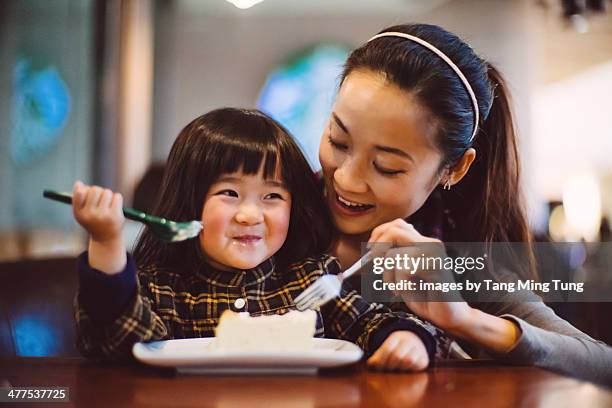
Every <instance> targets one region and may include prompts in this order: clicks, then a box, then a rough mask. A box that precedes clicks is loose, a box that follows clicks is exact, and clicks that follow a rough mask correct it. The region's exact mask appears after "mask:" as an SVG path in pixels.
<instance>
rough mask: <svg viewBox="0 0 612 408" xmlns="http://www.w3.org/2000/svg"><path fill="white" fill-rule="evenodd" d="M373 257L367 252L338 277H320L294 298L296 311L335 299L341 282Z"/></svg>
mask: <svg viewBox="0 0 612 408" xmlns="http://www.w3.org/2000/svg"><path fill="white" fill-rule="evenodd" d="M373 256H374V255H373V253H372V251H368V252H367V253H366V254H365V255H364V256H362V257H361V258H360V259H359V260H358V261H357V262H355V263H354V264H353V265H352V266H351V267H350V268H348V269H347V270H345V271H344V272H342V273H340V274H338V275H324V276H321V277H320V278H319V279H317V280H316V282H315V283H313V284H312V285H310V286H309V287H307V288H306V289H305V290H304V291H303V292H302V293H300V295H299V296H298V297H296V298H295V306H296V307H297V309H298V310H306V309H316V308H318V307H320V306H322V305H324V304H325V303H327V302H329V301H330V300H332V299H333V298H335V297H337V296H338V295H339V294H340V289H341V288H342V282H343V281H344V280H345V279H347V278H349V277H350V276H352V275H353V274H354V273H355V272H357V271H358V270H359V269H361V267H362V266H363V265H365V264H367V263H368V262H370V261H371V260H372V258H373Z"/></svg>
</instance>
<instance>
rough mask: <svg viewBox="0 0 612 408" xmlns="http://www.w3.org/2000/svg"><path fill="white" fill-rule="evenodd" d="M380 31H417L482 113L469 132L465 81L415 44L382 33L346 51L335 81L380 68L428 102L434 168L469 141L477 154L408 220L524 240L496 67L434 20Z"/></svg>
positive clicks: (452, 235) (429, 229) (465, 233)
mask: <svg viewBox="0 0 612 408" xmlns="http://www.w3.org/2000/svg"><path fill="white" fill-rule="evenodd" d="M383 32H402V33H407V34H410V35H413V36H416V37H418V38H421V39H423V40H425V41H427V42H429V43H430V44H432V45H434V46H435V47H436V48H438V49H439V50H441V51H442V52H443V53H444V54H446V55H447V56H448V57H449V58H450V59H451V61H453V62H454V63H455V65H457V66H458V67H459V69H460V70H461V72H462V73H463V75H464V76H465V77H466V78H467V80H468V82H469V83H470V85H471V87H472V89H473V90H474V93H475V94H476V99H477V101H478V109H479V115H480V118H481V123H479V124H478V125H479V130H478V133H477V134H476V136H475V137H474V140H470V138H471V135H472V132H473V129H474V111H473V104H472V102H471V100H470V97H469V94H468V93H467V91H466V89H465V86H464V84H463V83H462V82H461V80H460V78H459V77H458V76H457V74H456V73H455V72H454V71H453V70H452V68H451V67H450V66H449V65H448V64H447V63H446V62H445V61H444V60H442V59H441V58H440V57H439V56H437V55H436V54H434V53H433V52H432V51H431V50H429V49H427V48H425V47H423V46H422V45H420V44H418V43H416V42H414V41H410V40H408V39H405V38H401V37H382V38H378V39H375V40H373V41H370V42H368V43H366V44H364V45H363V46H361V47H360V48H358V49H356V50H354V51H353V52H352V53H351V55H350V56H349V58H348V60H347V62H346V65H345V67H344V71H343V74H342V81H344V80H345V79H346V77H347V76H348V75H349V74H350V73H351V72H353V71H355V70H366V71H373V72H376V73H380V74H382V75H384V77H385V79H386V80H387V81H389V83H393V84H395V85H397V86H398V87H400V88H401V89H403V90H405V91H406V92H409V93H411V94H412V95H413V96H415V97H416V98H417V100H418V101H419V102H420V103H421V104H422V105H423V106H424V107H426V108H427V109H428V110H429V112H430V113H431V116H432V118H433V120H434V125H435V126H436V127H437V132H436V133H437V138H436V141H435V142H436V144H437V147H438V149H439V150H440V151H441V152H442V154H443V160H442V163H441V165H440V168H439V171H440V172H442V171H443V170H444V169H445V168H450V169H452V167H453V166H454V165H455V164H457V163H458V161H459V160H460V159H461V157H462V156H463V154H464V153H465V151H466V150H467V149H468V148H470V147H473V148H474V149H475V150H476V160H475V161H474V163H473V164H472V166H471V168H470V170H469V171H468V173H467V174H466V176H465V177H464V178H463V180H462V181H461V182H460V183H458V184H457V185H455V186H453V187H452V189H451V190H450V191H441V188H440V187H438V188H437V189H436V190H435V191H434V193H432V195H431V196H430V198H429V199H428V200H427V201H426V203H425V204H424V205H423V207H421V209H419V211H417V212H416V213H415V214H413V215H412V216H411V222H412V223H413V224H415V225H421V226H422V231H421V232H422V233H425V234H431V235H437V236H438V237H439V238H441V239H444V240H445V241H464V242H468V241H469V242H485V243H490V242H495V241H498V242H531V236H530V233H529V228H528V223H527V218H526V216H525V210H524V204H523V197H522V193H521V190H520V182H519V180H520V165H519V157H518V149H517V136H516V132H515V128H514V122H513V118H512V112H511V108H510V106H511V103H510V97H509V94H508V90H507V86H506V84H505V82H504V80H503V78H502V76H501V75H500V73H499V72H498V71H497V69H495V67H493V66H492V65H491V64H490V63H488V62H486V61H484V60H483V59H481V58H480V57H479V56H478V55H476V53H475V52H474V50H473V49H472V48H471V47H470V46H469V45H468V44H466V43H465V42H464V41H462V40H461V39H460V38H458V37H457V36H456V35H454V34H452V33H449V32H448V31H446V30H444V29H442V28H441V27H438V26H435V25H429V24H405V25H397V26H392V27H388V28H386V29H384V30H382V31H381V33H383ZM440 214H445V215H444V216H443V217H442V216H440ZM436 218H437V221H436ZM442 218H443V219H442Z"/></svg>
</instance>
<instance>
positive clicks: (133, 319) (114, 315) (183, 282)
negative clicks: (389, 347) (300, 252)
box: [75, 252, 450, 362]
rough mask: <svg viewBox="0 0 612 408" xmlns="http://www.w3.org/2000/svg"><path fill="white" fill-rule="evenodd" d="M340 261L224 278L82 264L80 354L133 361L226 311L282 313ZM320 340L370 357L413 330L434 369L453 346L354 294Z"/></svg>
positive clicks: (327, 322)
mask: <svg viewBox="0 0 612 408" xmlns="http://www.w3.org/2000/svg"><path fill="white" fill-rule="evenodd" d="M339 272H340V267H339V264H338V262H337V261H336V260H335V258H333V257H331V256H328V255H322V256H320V257H318V258H316V259H315V258H309V259H305V260H303V261H302V262H299V263H296V264H293V265H292V266H291V267H290V268H289V270H284V271H279V270H276V268H275V264H274V258H270V259H268V260H267V261H265V262H263V263H262V264H261V265H259V266H258V267H256V268H254V269H250V270H232V271H221V270H217V269H214V268H212V267H211V266H210V265H208V264H204V265H202V267H201V269H200V270H197V271H195V272H192V273H185V271H181V272H179V271H172V270H167V269H159V268H157V267H155V266H153V265H151V266H149V267H146V268H143V269H140V270H136V266H135V263H134V260H133V258H132V257H131V256H130V255H129V254H128V262H127V265H126V268H125V269H124V270H123V271H122V272H121V273H119V274H117V275H107V274H104V273H103V272H100V271H97V270H94V269H92V268H90V267H89V264H88V259H87V252H85V253H83V254H82V255H81V256H80V257H79V282H80V284H79V293H78V294H77V296H76V299H75V319H76V326H77V347H78V349H79V350H80V352H81V353H82V354H83V355H85V356H87V357H94V358H95V357H101V358H107V359H115V360H117V359H120V360H121V359H128V358H131V349H132V345H133V344H134V343H136V342H140V341H145V342H147V341H154V340H167V339H180V338H190V337H212V336H214V328H215V327H216V326H217V324H218V322H219V317H220V316H221V313H223V311H225V310H227V309H230V310H233V311H236V312H249V313H250V314H251V315H263V314H270V313H277V314H282V313H285V312H287V311H289V310H291V309H295V306H294V302H293V300H294V299H295V298H296V297H297V296H298V295H299V294H300V293H301V292H302V291H303V290H304V289H305V288H306V287H308V286H309V285H310V284H312V283H313V282H314V281H315V280H316V279H317V278H319V277H320V276H321V275H324V274H338V273H339ZM317 315H318V316H317V329H316V334H315V336H317V337H328V338H337V339H342V340H348V341H351V342H353V343H356V344H357V345H358V346H359V347H361V348H362V349H363V350H364V352H365V354H366V356H369V355H371V354H372V353H373V352H374V351H375V350H376V349H377V348H378V347H379V346H380V345H381V344H382V342H383V341H384V340H385V339H386V338H387V336H388V335H389V334H390V333H391V332H393V331H396V330H409V331H412V332H414V333H415V334H417V335H418V336H419V338H421V340H422V341H423V343H424V344H425V346H426V348H427V350H428V353H429V356H430V362H433V361H434V359H435V358H436V357H438V358H441V357H445V356H447V355H448V351H449V346H450V340H449V339H448V338H447V337H446V336H444V335H443V333H442V332H440V331H439V329H437V328H436V327H435V326H433V325H431V324H430V323H428V322H425V321H422V320H421V319H419V318H418V317H417V316H415V315H412V314H409V313H401V312H395V313H394V312H391V310H389V309H388V308H387V307H385V306H383V305H381V304H375V303H368V302H366V301H365V300H364V299H363V298H362V297H361V296H360V295H359V294H358V293H357V292H356V291H354V290H352V291H343V292H342V293H341V295H340V296H339V297H338V298H336V299H335V300H332V301H330V302H328V303H327V304H326V305H324V306H322V307H321V309H320V310H318V311H317Z"/></svg>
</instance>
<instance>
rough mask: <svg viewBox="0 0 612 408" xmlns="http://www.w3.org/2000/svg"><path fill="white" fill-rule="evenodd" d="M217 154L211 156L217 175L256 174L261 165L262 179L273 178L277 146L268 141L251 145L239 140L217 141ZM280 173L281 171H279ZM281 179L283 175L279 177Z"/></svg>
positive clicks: (247, 141)
mask: <svg viewBox="0 0 612 408" xmlns="http://www.w3.org/2000/svg"><path fill="white" fill-rule="evenodd" d="M219 142H220V143H219V144H220V145H222V146H217V149H218V153H219V154H215V155H213V160H214V161H216V163H214V167H213V168H214V169H216V170H217V171H216V172H217V174H218V175H221V174H226V173H236V172H242V173H244V174H249V175H252V174H258V173H259V171H260V169H261V166H262V163H263V177H264V179H273V178H275V176H276V175H277V174H276V169H277V163H278V161H277V159H278V156H279V146H278V145H276V144H273V143H272V140H269V141H268V143H262V142H259V143H253V142H252V141H250V140H241V139H239V138H233V139H224V140H220V141H219ZM217 149H215V150H217ZM281 173H282V170H281ZM279 176H280V177H281V179H282V178H283V175H282V174H280V175H279Z"/></svg>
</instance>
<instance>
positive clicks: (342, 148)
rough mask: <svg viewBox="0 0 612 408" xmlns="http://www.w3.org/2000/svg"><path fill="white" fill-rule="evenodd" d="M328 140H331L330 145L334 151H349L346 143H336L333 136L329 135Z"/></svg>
mask: <svg viewBox="0 0 612 408" xmlns="http://www.w3.org/2000/svg"><path fill="white" fill-rule="evenodd" d="M328 139H329V144H331V145H332V147H333V148H334V149H338V150H340V151H345V150H347V149H348V146H347V145H345V144H344V143H338V142H336V141H335V140H334V139H332V137H331V135H329V137H328Z"/></svg>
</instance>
